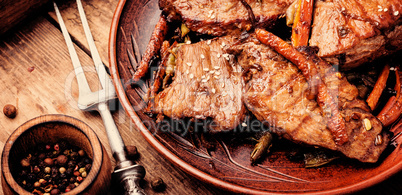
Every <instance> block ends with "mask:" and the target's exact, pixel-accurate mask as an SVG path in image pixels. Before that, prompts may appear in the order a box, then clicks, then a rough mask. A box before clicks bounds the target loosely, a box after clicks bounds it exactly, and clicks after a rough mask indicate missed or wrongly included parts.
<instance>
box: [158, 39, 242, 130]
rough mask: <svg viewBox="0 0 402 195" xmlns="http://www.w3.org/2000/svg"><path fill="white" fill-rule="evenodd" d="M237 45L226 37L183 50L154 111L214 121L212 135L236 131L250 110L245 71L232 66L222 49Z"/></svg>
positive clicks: (182, 47) (184, 47)
mask: <svg viewBox="0 0 402 195" xmlns="http://www.w3.org/2000/svg"><path fill="white" fill-rule="evenodd" d="M233 41H234V39H233V37H232V36H226V37H221V38H217V39H214V40H212V41H211V40H209V41H201V42H198V43H195V44H185V45H183V46H181V47H180V49H179V50H178V53H177V59H176V70H175V76H174V80H173V82H172V83H171V84H170V85H169V87H167V88H166V89H164V90H163V91H162V92H160V93H159V94H158V95H157V96H156V97H155V99H154V102H155V105H154V109H153V110H152V111H153V112H154V113H158V114H159V113H163V114H164V115H166V116H168V117H171V118H173V119H182V118H187V117H189V118H195V119H207V118H211V119H212V121H213V124H212V125H210V127H209V130H211V131H224V130H232V129H234V128H235V127H236V126H237V125H238V124H239V123H240V122H242V121H243V119H244V116H245V111H246V109H245V106H244V104H243V103H242V87H243V79H242V77H241V74H242V72H241V67H240V66H238V65H237V64H235V63H232V62H230V59H229V56H228V55H229V54H225V53H224V51H223V49H222V47H223V45H225V44H228V43H230V42H233ZM228 59H229V60H228Z"/></svg>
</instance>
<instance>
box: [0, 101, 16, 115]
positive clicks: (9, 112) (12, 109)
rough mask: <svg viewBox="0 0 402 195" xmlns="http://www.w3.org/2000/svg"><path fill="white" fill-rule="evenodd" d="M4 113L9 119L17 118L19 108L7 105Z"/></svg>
mask: <svg viewBox="0 0 402 195" xmlns="http://www.w3.org/2000/svg"><path fill="white" fill-rule="evenodd" d="M3 113H4V115H6V116H7V117H8V118H15V116H17V108H16V107H15V106H14V105H11V104H6V105H5V106H4V107H3Z"/></svg>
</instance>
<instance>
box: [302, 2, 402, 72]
mask: <svg viewBox="0 0 402 195" xmlns="http://www.w3.org/2000/svg"><path fill="white" fill-rule="evenodd" d="M314 13H315V14H314V17H313V27H312V31H311V38H310V42H309V43H310V46H317V47H318V48H319V52H318V56H320V57H324V58H325V60H327V61H329V62H330V63H332V64H339V65H340V66H341V68H343V69H351V68H354V67H357V66H360V65H362V64H363V63H365V62H368V61H372V60H373V59H376V58H378V57H380V56H384V55H389V54H392V53H393V52H395V51H398V50H401V49H402V45H401V44H400V43H401V42H402V27H401V23H402V20H401V14H402V2H401V1H400V0H391V1H385V0H375V1H367V0H329V1H316V4H315V11H314Z"/></svg>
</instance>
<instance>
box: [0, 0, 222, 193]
mask: <svg viewBox="0 0 402 195" xmlns="http://www.w3.org/2000/svg"><path fill="white" fill-rule="evenodd" d="M63 2H64V4H61V7H62V11H63V13H62V14H63V17H66V16H73V17H69V18H68V19H67V18H65V22H66V23H67V24H69V26H68V28H69V29H68V30H69V31H70V33H71V34H72V35H73V37H74V39H75V42H76V43H77V45H76V47H75V48H76V49H77V52H78V56H79V58H80V61H81V63H82V64H83V65H84V66H85V68H84V69H85V70H86V76H87V79H88V80H89V82H90V87H91V89H93V90H97V89H99V83H98V81H97V75H96V73H95V69H94V67H93V62H92V59H91V58H90V56H89V55H88V53H89V52H88V51H89V49H88V47H86V46H85V45H84V44H81V43H86V40H85V37H84V36H83V35H82V36H78V35H76V34H80V32H81V31H82V27H81V26H80V25H78V24H79V23H80V19H79V17H76V16H77V14H78V11H77V10H76V9H72V8H71V9H69V6H76V5H75V1H74V0H70V1H63ZM83 3H84V9H85V11H86V12H87V15H88V20H90V21H89V23H90V27H91V30H92V32H93V36H94V38H95V40H97V42H96V45H97V47H98V50H100V55H101V57H102V59H103V62H104V63H105V64H106V65H107V64H108V55H107V45H108V42H107V40H108V36H109V29H110V23H111V21H112V15H113V12H114V10H115V6H116V5H117V1H113V0H108V1H104V0H88V1H83ZM89 5H94V6H96V7H99V9H93V8H92V9H91V8H87V6H89ZM70 11H71V12H73V13H69V12H70ZM49 15H51V16H53V15H54V13H53V11H50V14H49ZM96 17H101V18H96ZM49 18H51V17H49ZM91 21H96V22H95V23H93V22H91ZM93 24H95V25H93ZM19 27H20V28H19V29H15V31H13V32H12V33H10V34H8V36H7V37H4V38H2V39H1V40H0V75H1V77H0V90H1V92H2V93H0V106H1V108H2V107H3V106H4V105H5V104H13V105H15V106H16V107H17V109H18V114H17V116H16V117H15V118H14V119H9V118H7V117H6V116H4V115H3V114H0V128H1V130H0V151H2V149H3V147H4V145H5V142H6V140H7V138H8V137H9V136H10V134H11V133H12V132H13V131H14V130H15V129H16V128H17V127H18V126H20V125H21V124H23V123H24V122H26V121H27V120H29V119H32V118H34V117H37V116H40V115H44V114H66V115H69V116H73V117H75V118H78V119H80V120H82V121H84V122H85V123H86V124H88V126H90V127H91V128H92V129H93V130H94V131H95V133H96V134H97V135H98V137H99V139H100V141H101V143H102V144H103V145H104V146H105V149H106V152H107V154H108V155H109V157H111V151H110V148H109V143H108V139H107V136H106V132H105V129H104V126H103V122H102V120H101V117H100V116H99V115H98V114H97V113H92V112H83V111H81V110H79V109H78V108H77V105H76V104H77V97H78V88H77V83H76V80H75V77H74V72H73V66H72V63H71V59H70V57H69V54H68V51H67V47H66V44H65V41H64V39H63V36H62V34H61V32H60V31H59V30H58V28H59V27H58V25H57V24H56V26H55V25H54V23H53V21H52V19H50V20H48V19H47V18H43V17H40V16H35V17H33V19H32V20H30V21H29V23H24V25H21V26H19ZM82 33H83V32H82ZM102 50H103V52H102ZM113 117H114V120H115V122H116V124H117V126H118V129H119V130H120V133H121V135H122V137H123V140H124V142H125V144H126V145H135V146H136V147H137V148H138V151H139V153H140V155H139V158H136V159H135V160H136V162H137V163H139V164H141V165H143V166H144V167H145V169H146V170H147V174H146V176H145V178H144V182H142V183H143V187H144V188H145V191H146V193H147V194H216V193H221V192H222V191H221V190H219V189H216V188H213V187H211V186H209V185H206V184H204V183H202V182H200V181H199V180H197V179H196V178H194V177H192V176H191V175H188V174H186V173H184V172H183V171H182V170H180V169H179V168H178V167H175V166H173V164H171V163H170V162H169V161H167V160H166V159H165V158H163V156H161V155H159V154H158V152H157V151H156V150H155V149H154V148H153V147H151V145H149V144H148V143H147V141H146V140H145V139H144V138H143V137H142V136H141V133H140V132H139V130H138V129H136V128H135V126H134V124H133V123H132V122H131V119H130V118H129V117H128V116H127V115H126V114H125V111H124V110H123V109H122V108H121V107H120V106H119V105H117V106H115V112H114V113H113ZM111 161H112V165H113V166H114V159H113V158H111ZM159 177H160V178H162V179H163V180H164V182H165V183H166V186H167V187H166V190H165V191H163V192H161V193H157V192H154V191H153V190H152V189H151V187H150V186H149V184H150V182H151V181H152V180H153V179H155V178H159ZM1 188H2V187H1V186H0V191H2V190H1ZM0 194H1V192H0ZM111 194H112V193H111Z"/></svg>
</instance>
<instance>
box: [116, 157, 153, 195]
mask: <svg viewBox="0 0 402 195" xmlns="http://www.w3.org/2000/svg"><path fill="white" fill-rule="evenodd" d="M144 176H145V169H144V167H143V166H141V165H138V164H137V165H132V166H129V167H126V168H122V169H117V170H115V171H114V172H113V174H112V178H113V182H115V186H116V187H119V189H116V190H117V191H119V192H118V193H119V194H124V195H146V194H145V192H144V190H143V189H142V188H141V186H140V181H141V179H142V178H143V177H144Z"/></svg>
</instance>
